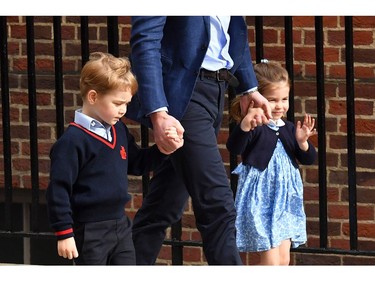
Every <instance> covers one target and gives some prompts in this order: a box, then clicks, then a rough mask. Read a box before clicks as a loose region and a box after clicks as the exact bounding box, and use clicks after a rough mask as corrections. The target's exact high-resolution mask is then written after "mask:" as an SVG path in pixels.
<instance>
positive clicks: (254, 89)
mask: <svg viewBox="0 0 375 281" xmlns="http://www.w3.org/2000/svg"><path fill="white" fill-rule="evenodd" d="M257 91H258V87H254V88H251V89H249V90H247V91H245V92H242V93H241V94H240V95H241V96H247V95H251V94H252V93H254V92H257Z"/></svg>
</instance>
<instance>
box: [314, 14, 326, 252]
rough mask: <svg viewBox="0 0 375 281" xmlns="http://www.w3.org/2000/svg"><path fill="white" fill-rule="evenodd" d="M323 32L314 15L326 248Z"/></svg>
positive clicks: (321, 223)
mask: <svg viewBox="0 0 375 281" xmlns="http://www.w3.org/2000/svg"><path fill="white" fill-rule="evenodd" d="M323 43H324V34H323V17H321V16H319V17H315V55H316V96H317V115H318V116H317V121H318V122H317V123H318V124H317V127H318V132H319V134H318V147H319V149H318V158H319V231H320V236H319V237H320V247H321V248H327V239H328V238H327V236H328V224H327V166H326V165H327V163H326V154H327V153H326V128H325V124H326V120H325V99H324V96H325V94H324V49H323Z"/></svg>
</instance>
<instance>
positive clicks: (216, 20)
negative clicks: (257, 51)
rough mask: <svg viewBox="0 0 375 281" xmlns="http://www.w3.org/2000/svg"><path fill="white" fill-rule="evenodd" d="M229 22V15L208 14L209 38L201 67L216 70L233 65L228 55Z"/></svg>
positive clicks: (229, 67)
mask: <svg viewBox="0 0 375 281" xmlns="http://www.w3.org/2000/svg"><path fill="white" fill-rule="evenodd" d="M229 22H230V16H210V29H211V38H210V43H209V45H208V49H207V53H206V56H205V57H204V60H203V64H202V68H205V69H207V70H212V71H216V70H219V69H221V68H226V69H231V68H232V67H233V64H234V63H233V60H232V58H231V57H230V55H229V43H230V37H229V34H228V28H229Z"/></svg>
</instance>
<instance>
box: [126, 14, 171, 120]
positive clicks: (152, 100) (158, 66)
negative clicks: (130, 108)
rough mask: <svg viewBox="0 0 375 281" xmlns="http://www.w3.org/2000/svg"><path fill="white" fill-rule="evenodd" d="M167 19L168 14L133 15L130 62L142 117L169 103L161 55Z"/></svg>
mask: <svg viewBox="0 0 375 281" xmlns="http://www.w3.org/2000/svg"><path fill="white" fill-rule="evenodd" d="M165 22H166V17H137V16H134V17H132V31H131V38H130V45H131V49H132V53H131V62H132V69H133V72H134V74H135V75H136V77H137V80H138V83H139V89H138V92H139V93H141V94H140V95H139V99H140V103H141V104H142V107H141V116H145V115H147V114H149V113H151V112H152V111H154V110H156V109H158V108H161V107H167V106H168V103H167V99H166V97H165V92H164V87H163V77H162V63H161V54H160V49H161V40H162V38H163V28H164V25H165Z"/></svg>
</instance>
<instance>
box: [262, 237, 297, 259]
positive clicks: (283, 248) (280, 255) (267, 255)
mask: <svg viewBox="0 0 375 281" xmlns="http://www.w3.org/2000/svg"><path fill="white" fill-rule="evenodd" d="M290 245H291V242H290V239H287V240H284V241H282V242H281V244H280V246H277V247H275V248H272V249H270V250H268V251H264V252H261V253H260V262H259V265H289V261H290Z"/></svg>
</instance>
